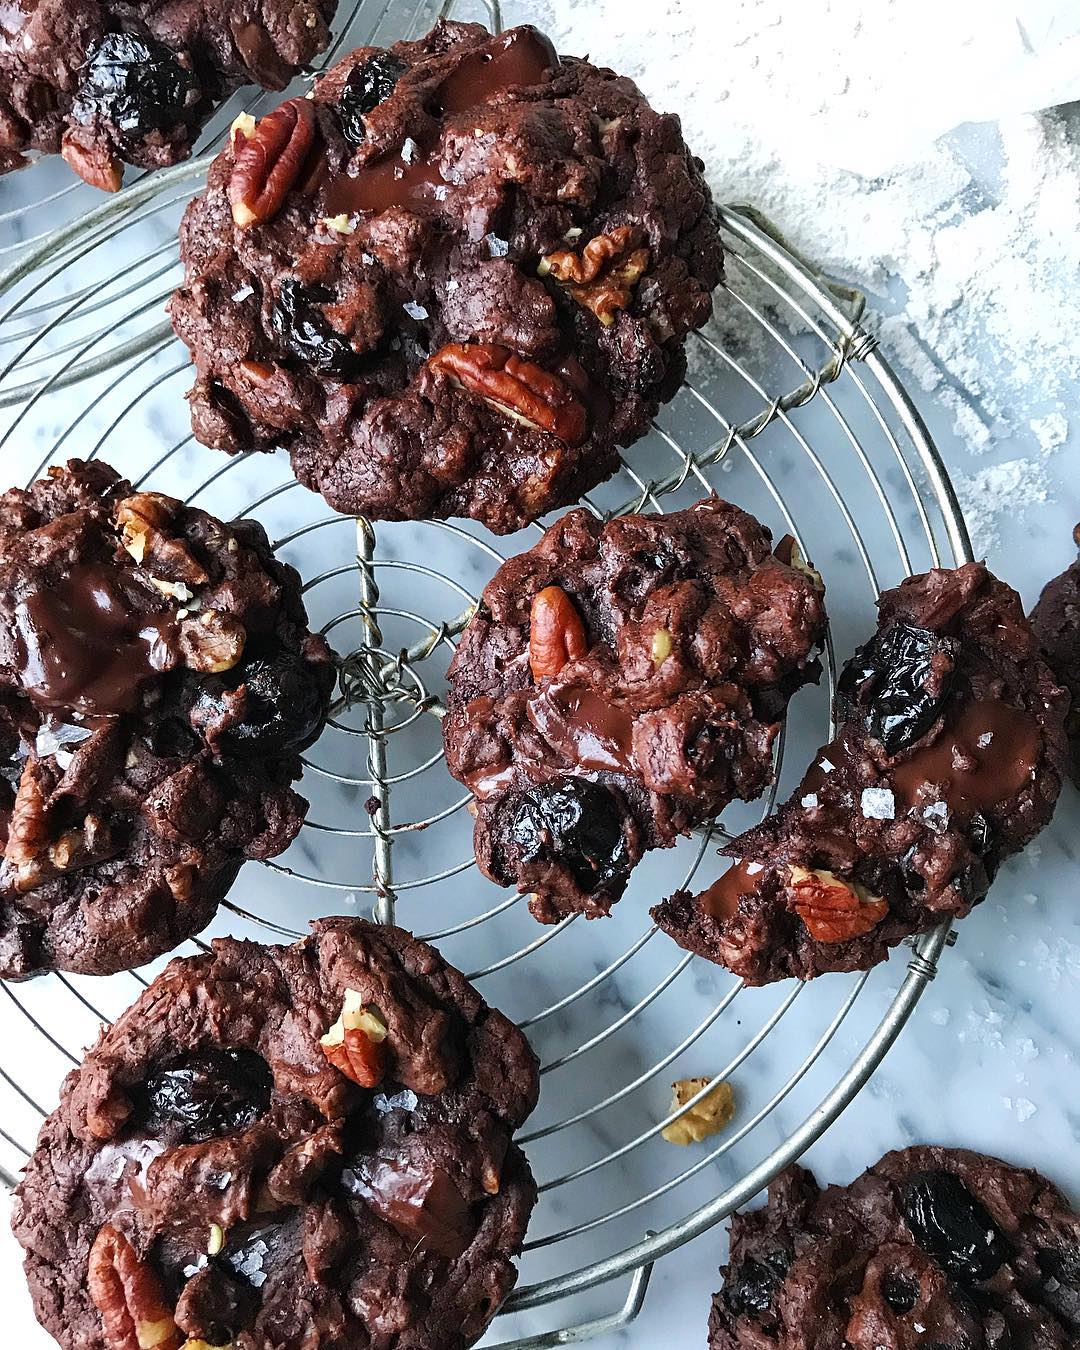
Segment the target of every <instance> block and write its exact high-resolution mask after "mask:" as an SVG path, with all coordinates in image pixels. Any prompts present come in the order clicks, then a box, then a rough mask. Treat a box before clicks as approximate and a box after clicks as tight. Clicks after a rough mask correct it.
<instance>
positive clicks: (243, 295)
mask: <svg viewBox="0 0 1080 1350" xmlns="http://www.w3.org/2000/svg"><path fill="white" fill-rule="evenodd" d="M254 294H255V287H254V286H241V287H240V289H239V290H238V291H233V297H232V298H233V299H234V300H235V301H236V303H237V304H239V303H240V301H241V300H246V299H247V298H248V296H250V295H254Z"/></svg>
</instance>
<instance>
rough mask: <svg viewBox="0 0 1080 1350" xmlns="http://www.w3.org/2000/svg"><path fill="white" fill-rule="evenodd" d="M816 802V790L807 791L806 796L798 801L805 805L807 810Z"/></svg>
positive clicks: (815, 804)
mask: <svg viewBox="0 0 1080 1350" xmlns="http://www.w3.org/2000/svg"><path fill="white" fill-rule="evenodd" d="M817 804H818V799H817V793H816V792H808V793H807V794H806V796H805V797H804V798H803V799H802V802H801V803H800V805H801V806H805V807H806V809H807V810H808V811H809V810H811V809H812V808H813V807H815V806H817Z"/></svg>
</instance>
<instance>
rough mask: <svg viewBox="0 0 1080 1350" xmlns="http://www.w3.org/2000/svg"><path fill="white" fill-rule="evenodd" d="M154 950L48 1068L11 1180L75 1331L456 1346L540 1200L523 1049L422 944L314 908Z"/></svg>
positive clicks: (90, 1343) (138, 1337) (80, 1342)
mask: <svg viewBox="0 0 1080 1350" xmlns="http://www.w3.org/2000/svg"><path fill="white" fill-rule="evenodd" d="M314 930H315V931H314V936H313V937H310V938H308V939H306V940H305V941H303V942H299V943H296V944H295V945H294V946H291V947H266V946H262V945H260V944H258V943H253V942H238V941H235V940H233V939H222V940H218V941H215V942H214V944H213V949H212V951H210V952H209V953H207V954H206V955H204V956H198V957H194V958H191V959H187V960H176V961H173V962H172V963H171V964H170V965H169V966H168V968H167V969H166V970H165V972H164V973H163V974H162V975H160V976H159V977H158V978H157V979H156V980H155V981H154V982H153V984H152V985H150V987H149V988H148V989H147V990H146V992H145V993H144V994H143V995H142V996H141V997H140V998H139V1000H138V1001H137V1002H136V1003H135V1004H134V1006H133V1007H131V1008H130V1009H129V1010H128V1011H127V1012H126V1013H125V1014H124V1015H123V1017H121V1018H120V1019H119V1021H117V1022H116V1023H115V1024H114V1025H113V1026H112V1027H111V1028H110V1029H109V1030H108V1031H106V1032H105V1033H104V1034H103V1035H102V1037H101V1039H100V1041H99V1042H98V1044H97V1045H96V1046H95V1047H94V1049H93V1050H91V1051H90V1053H89V1054H88V1055H87V1057H86V1059H85V1061H84V1062H83V1064H82V1066H81V1067H80V1068H78V1069H75V1070H74V1071H73V1072H72V1073H71V1074H69V1075H68V1078H67V1080H66V1082H65V1084H64V1088H63V1092H62V1093H61V1098H60V1105H59V1107H58V1108H57V1110H56V1111H54V1112H53V1114H52V1115H51V1116H50V1117H49V1118H48V1120H47V1121H46V1122H45V1124H44V1126H43V1127H42V1131H41V1136H40V1138H39V1140H38V1145H37V1149H36V1151H35V1153H34V1155H33V1157H32V1158H31V1159H30V1162H29V1163H28V1165H27V1168H26V1175H25V1178H24V1180H23V1181H22V1183H21V1184H20V1186H19V1188H18V1192H17V1197H16V1201H15V1208H14V1217H13V1226H14V1230H15V1235H16V1237H17V1238H18V1239H19V1241H20V1242H21V1243H22V1245H23V1246H24V1247H25V1248H26V1273H27V1277H28V1279H29V1283H30V1290H31V1293H32V1295H33V1298H34V1307H35V1310H36V1312H37V1315H38V1318H39V1319H40V1321H41V1322H42V1324H43V1325H44V1326H45V1327H46V1328H47V1330H48V1331H50V1332H51V1333H52V1335H53V1336H55V1338H56V1339H57V1341H59V1343H60V1344H61V1345H62V1346H65V1347H69V1348H70V1350H75V1348H76V1347H78V1350H134V1347H135V1346H136V1343H137V1344H138V1346H139V1347H142V1348H144V1350H150V1348H151V1347H153V1350H178V1348H179V1347H180V1346H182V1345H183V1346H187V1347H188V1350H194V1348H195V1347H198V1350H208V1347H209V1346H224V1345H226V1343H227V1344H228V1345H229V1346H230V1347H234V1350H320V1347H327V1348H328V1350H329V1347H333V1350H344V1347H346V1346H355V1347H361V1346H370V1347H376V1346H378V1347H386V1348H387V1350H389V1347H391V1346H400V1347H405V1346H409V1347H415V1348H416V1350H458V1348H459V1347H464V1346H467V1345H471V1344H472V1343H473V1342H474V1341H475V1340H477V1339H478V1338H479V1336H480V1335H481V1333H482V1332H483V1330H484V1328H485V1327H486V1326H487V1324H488V1322H489V1321H490V1320H491V1318H492V1316H493V1315H494V1313H495V1310H496V1309H497V1308H498V1306H499V1304H500V1303H501V1302H502V1300H503V1299H504V1298H505V1296H506V1294H507V1293H508V1292H509V1290H510V1288H511V1287H512V1286H513V1283H514V1280H515V1275H516V1272H515V1270H514V1266H513V1264H512V1261H511V1258H512V1257H513V1256H514V1255H515V1254H516V1253H517V1252H518V1251H519V1250H520V1247H521V1242H522V1239H523V1237H524V1234H525V1228H526V1225H527V1223H528V1220H529V1214H530V1212H531V1210H532V1207H533V1204H534V1202H535V1200H536V1186H535V1183H534V1182H533V1179H532V1176H531V1174H530V1172H529V1168H528V1165H527V1163H526V1162H525V1158H524V1156H523V1155H522V1153H521V1152H520V1150H519V1149H518V1148H517V1147H516V1145H515V1144H513V1143H512V1142H511V1134H512V1132H513V1130H514V1129H515V1128H516V1127H517V1126H519V1125H520V1124H521V1123H522V1121H524V1120H525V1118H526V1116H528V1114H529V1112H530V1111H531V1110H532V1109H533V1107H534V1106H535V1105H536V1099H537V1092H538V1084H539V1077H538V1071H537V1063H536V1058H535V1056H534V1055H533V1053H532V1051H531V1050H530V1049H529V1045H528V1042H527V1041H526V1040H525V1037H524V1036H523V1035H522V1034H521V1032H520V1031H518V1029H517V1028H516V1027H515V1026H513V1024H512V1023H510V1022H508V1021H507V1019H506V1018H505V1017H503V1016H502V1014H501V1013H498V1012H495V1011H494V1010H492V1009H491V1008H489V1007H488V1006H487V1005H486V1004H485V1003H484V1001H483V999H482V998H481V997H480V995H479V994H478V993H477V992H476V990H475V989H473V987H472V986H471V985H470V984H469V983H468V982H467V981H466V979H465V977H464V976H463V975H461V974H460V972H458V971H457V970H454V969H453V967H452V966H448V965H447V964H446V963H445V962H444V961H443V960H442V958H441V957H440V956H439V954H438V952H436V951H434V950H433V949H432V948H431V947H429V946H427V945H426V944H425V943H423V942H417V941H416V940H415V939H414V938H413V937H411V936H410V935H409V934H408V933H405V932H402V930H401V929H399V928H380V927H377V926H376V925H374V924H369V923H365V922H363V921H362V920H360V919H322V920H320V921H319V922H317V923H316V924H315V925H314Z"/></svg>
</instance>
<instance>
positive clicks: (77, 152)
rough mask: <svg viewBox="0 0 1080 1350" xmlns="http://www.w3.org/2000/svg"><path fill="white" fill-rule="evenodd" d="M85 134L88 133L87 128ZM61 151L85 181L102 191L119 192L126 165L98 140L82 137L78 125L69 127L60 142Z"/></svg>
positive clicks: (71, 166)
mask: <svg viewBox="0 0 1080 1350" xmlns="http://www.w3.org/2000/svg"><path fill="white" fill-rule="evenodd" d="M82 134H83V135H86V132H85V129H84V130H83V133H82ZM60 153H61V155H62V156H63V157H64V159H65V160H66V161H67V163H68V165H69V167H70V168H72V169H74V170H75V172H76V173H77V174H78V175H79V177H80V178H81V179H82V180H83V182H84V183H89V184H90V186H91V187H95V188H100V189H101V191H102V192H119V191H120V184H121V183H122V182H123V179H124V166H123V165H122V164H121V163H120V161H119V160H118V159H117V157H116V156H115V155H113V154H110V153H109V151H108V150H107V149H105V147H104V146H103V145H101V144H100V142H98V141H94V140H86V141H84V140H83V139H82V136H81V135H80V129H79V128H78V127H68V129H67V131H65V132H64V135H63V138H62V140H61V142H60Z"/></svg>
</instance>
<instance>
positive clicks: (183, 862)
mask: <svg viewBox="0 0 1080 1350" xmlns="http://www.w3.org/2000/svg"><path fill="white" fill-rule="evenodd" d="M0 617H2V620H3V622H2V624H0V756H2V767H3V778H2V780H0V839H2V842H3V847H4V852H3V860H2V862H0V976H3V977H5V978H18V977H21V976H25V975H31V974H34V973H36V972H38V971H41V970H44V969H53V968H55V969H60V970H73V971H83V972H86V973H90V974H106V973H109V972H112V971H116V970H125V969H129V968H131V967H133V966H137V965H141V964H142V963H143V962H145V961H148V960H150V959H151V958H153V957H155V956H160V955H161V954H162V953H163V952H166V951H168V950H169V949H170V948H171V947H174V946H175V945H176V944H177V943H178V942H180V941H182V940H183V939H184V938H187V937H190V936H192V935H193V934H194V933H197V932H198V931H199V930H200V929H202V928H204V927H205V926H206V924H207V923H208V922H209V921H210V919H211V918H212V917H213V914H214V911H215V910H216V908H217V906H218V904H219V903H220V901H221V899H222V898H223V896H224V895H225V893H226V891H227V890H228V888H229V886H230V885H231V884H232V881H233V879H234V878H235V876H236V873H237V871H238V870H239V868H240V864H241V863H242V862H243V861H244V859H245V858H268V857H273V856H274V855H275V854H278V853H280V852H282V851H283V850H284V849H285V848H286V847H287V846H288V845H289V843H290V842H291V841H292V839H293V838H294V836H295V835H296V833H297V831H298V830H299V828H300V825H301V823H302V821H303V817H304V812H305V811H306V809H307V803H306V802H305V801H304V800H303V798H302V797H300V796H298V795H297V793H295V792H294V791H293V789H292V787H291V783H292V782H293V780H294V779H296V778H299V777H300V773H301V764H300V758H299V752H300V750H302V749H303V748H304V747H305V746H307V745H309V744H310V743H311V742H312V741H313V740H314V739H315V737H316V736H317V735H318V734H319V732H320V730H321V729H322V725H323V722H324V720H325V717H326V712H327V708H328V705H329V698H330V690H331V688H332V685H333V680H334V667H333V664H332V661H331V655H330V649H329V648H328V646H327V645H326V642H325V641H324V639H323V638H322V637H320V636H318V635H316V634H313V633H311V632H310V631H309V630H308V627H307V616H306V614H305V612H304V607H303V603H302V601H301V598H300V578H299V577H298V576H297V574H296V572H295V571H294V570H293V569H292V568H291V567H289V566H287V565H286V564H283V563H280V562H278V561H277V560H276V559H275V558H274V556H273V554H272V552H271V550H270V545H269V543H268V541H267V538H266V535H265V533H264V531H263V529H262V527H261V526H260V525H258V524H257V523H256V522H255V521H251V520H239V521H232V522H230V523H229V524H223V523H222V522H221V521H218V520H216V519H215V518H214V517H213V516H210V515H207V514H206V512H204V511H200V510H197V509H195V508H193V507H187V506H184V505H183V504H182V503H180V502H178V501H176V500H175V499H174V498H171V497H165V496H162V495H161V494H159V493H152V492H136V491H135V490H134V489H133V488H132V487H131V485H130V484H129V483H126V482H124V481H123V480H122V479H121V478H120V477H119V476H118V475H117V474H116V473H115V472H114V471H113V470H112V469H111V468H109V467H108V466H107V465H104V464H101V463H82V462H80V461H78V460H72V461H70V462H69V464H68V466H67V467H66V468H64V469H51V470H50V471H49V474H48V476H47V477H46V478H42V479H39V480H38V481H37V482H36V483H34V484H33V485H32V486H31V487H30V488H28V489H26V490H23V489H19V488H13V489H12V490H11V491H9V492H7V493H5V494H4V495H3V496H2V497H0Z"/></svg>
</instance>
